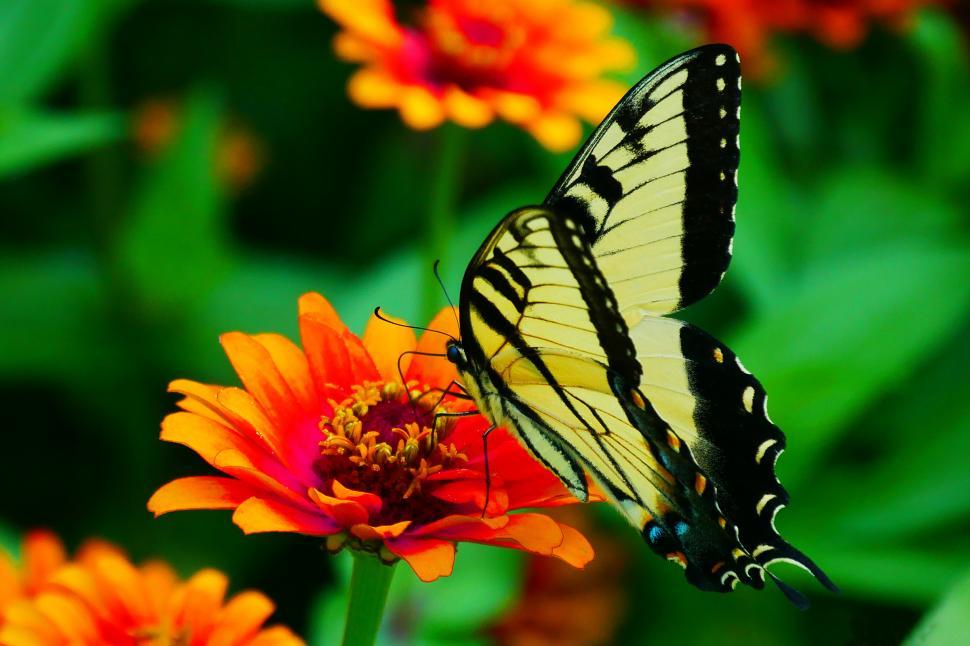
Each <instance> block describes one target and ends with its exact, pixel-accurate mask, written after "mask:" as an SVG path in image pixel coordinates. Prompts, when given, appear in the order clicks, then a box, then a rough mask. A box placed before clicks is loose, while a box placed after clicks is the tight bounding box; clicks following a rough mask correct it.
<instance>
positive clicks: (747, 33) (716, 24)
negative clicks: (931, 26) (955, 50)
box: [628, 0, 939, 75]
mask: <svg viewBox="0 0 970 646" xmlns="http://www.w3.org/2000/svg"><path fill="white" fill-rule="evenodd" d="M628 1H629V2H630V3H631V4H636V5H640V6H645V7H650V8H657V9H662V10H667V11H675V12H680V13H683V14H685V15H686V16H687V18H688V19H691V20H697V21H699V23H700V25H701V27H702V29H703V31H704V38H705V39H706V40H709V41H717V42H726V43H730V44H731V45H733V46H734V47H735V48H736V49H737V50H738V51H739V52H740V54H741V56H742V58H744V59H745V64H746V67H747V68H748V70H750V72H752V73H753V74H755V75H758V74H764V73H765V72H768V71H770V70H771V68H772V66H773V65H774V59H773V57H772V55H771V52H770V51H769V48H768V44H769V43H768V41H769V40H770V38H771V37H772V36H773V35H775V34H777V33H807V34H811V35H813V36H814V37H815V38H817V39H818V40H820V41H821V42H823V43H825V44H827V45H829V46H830V47H834V48H838V49H847V48H850V47H854V46H856V45H858V44H859V43H860V42H861V41H862V40H863V38H865V36H866V33H867V32H868V30H869V27H870V24H871V23H873V22H881V23H883V24H887V25H889V26H892V27H895V28H902V27H905V26H906V25H907V24H908V23H909V21H910V19H911V18H912V15H913V13H914V12H915V11H916V10H918V9H919V8H920V7H923V6H926V5H929V4H939V2H935V1H934V0H628Z"/></svg>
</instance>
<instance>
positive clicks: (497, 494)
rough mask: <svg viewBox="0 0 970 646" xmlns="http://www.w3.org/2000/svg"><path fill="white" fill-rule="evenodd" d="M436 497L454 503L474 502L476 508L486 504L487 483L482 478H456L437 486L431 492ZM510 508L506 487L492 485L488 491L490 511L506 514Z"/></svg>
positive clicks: (496, 513)
mask: <svg viewBox="0 0 970 646" xmlns="http://www.w3.org/2000/svg"><path fill="white" fill-rule="evenodd" d="M431 495H433V496H434V497H435V498H438V499H439V500H444V501H447V502H450V503H454V504H458V505H461V504H465V503H472V504H473V505H474V506H475V507H476V508H478V509H481V508H482V507H484V506H485V483H484V481H482V480H480V479H479V480H454V481H452V482H447V483H443V484H441V486H438V487H435V489H434V491H432V492H431ZM508 508H509V495H508V493H507V492H506V491H505V489H504V488H502V487H500V486H496V484H495V482H494V481H493V482H492V487H491V489H490V491H489V492H488V513H489V514H492V515H499V514H504V513H505V511H506V510H507V509H508Z"/></svg>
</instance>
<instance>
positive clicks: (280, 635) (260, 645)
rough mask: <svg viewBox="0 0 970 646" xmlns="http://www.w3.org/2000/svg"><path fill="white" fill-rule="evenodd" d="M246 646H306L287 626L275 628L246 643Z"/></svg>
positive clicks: (262, 632) (268, 629) (264, 631)
mask: <svg viewBox="0 0 970 646" xmlns="http://www.w3.org/2000/svg"><path fill="white" fill-rule="evenodd" d="M246 646H305V644H304V642H303V640H302V639H300V638H299V637H297V636H296V635H294V634H293V633H292V632H291V631H290V629H289V628H286V627H285V626H273V627H271V628H267V629H266V630H263V631H261V632H260V633H259V634H258V635H256V637H254V638H252V639H250V640H249V641H248V642H246Z"/></svg>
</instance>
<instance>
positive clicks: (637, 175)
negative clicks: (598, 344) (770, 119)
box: [545, 45, 741, 322]
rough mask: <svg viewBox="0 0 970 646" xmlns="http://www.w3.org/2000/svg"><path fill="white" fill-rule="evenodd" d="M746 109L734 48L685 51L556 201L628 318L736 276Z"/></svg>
mask: <svg viewBox="0 0 970 646" xmlns="http://www.w3.org/2000/svg"><path fill="white" fill-rule="evenodd" d="M740 105H741V71H740V65H739V63H738V58H737V54H736V53H735V52H734V50H733V49H732V48H731V47H729V46H727V45H708V46H705V47H701V48H698V49H695V50H692V51H690V52H687V53H685V54H682V55H680V56H678V57H676V58H674V59H672V60H671V61H669V62H668V63H666V64H664V65H662V66H661V67H659V68H658V69H657V70H656V71H654V72H653V73H651V74H650V75H648V76H647V77H646V78H645V79H644V80H643V81H641V82H640V83H638V84H637V85H636V86H635V87H634V88H633V89H632V90H630V92H628V93H627V95H626V96H625V97H623V99H622V100H621V101H620V103H619V104H617V106H616V108H614V109H613V111H612V112H611V113H610V114H609V115H608V116H607V117H606V119H604V121H603V123H602V124H601V125H600V126H599V127H598V128H597V129H596V130H595V131H594V132H593V134H592V135H591V136H590V138H589V140H588V141H587V143H586V144H585V145H584V147H583V148H582V149H581V151H580V152H579V154H578V155H577V156H576V159H575V160H574V161H573V163H572V164H571V165H570V166H569V168H567V169H566V172H565V173H563V175H562V177H561V178H560V179H559V181H558V182H557V184H556V186H555V187H554V188H553V190H552V191H551V192H550V193H549V195H548V196H547V197H546V200H545V204H546V205H547V206H550V207H554V208H555V209H556V210H558V211H560V212H568V213H570V214H572V215H573V216H574V217H576V218H577V219H578V220H579V221H580V222H582V223H583V228H584V230H585V232H586V234H587V237H588V239H589V240H590V242H591V244H592V246H593V252H594V255H595V256H596V259H597V261H598V263H599V266H600V269H601V270H602V272H603V274H604V275H605V276H606V278H607V280H608V281H609V283H610V286H611V287H612V291H613V293H614V294H615V296H616V298H617V300H618V302H619V306H620V310H621V312H622V313H623V315H624V317H625V318H627V320H628V321H631V322H632V321H635V320H637V319H639V318H640V316H642V315H643V314H645V313H651V314H665V313H668V312H672V311H675V310H677V309H680V308H682V307H685V306H687V305H689V304H691V303H693V302H696V301H697V300H699V299H700V298H702V297H704V296H705V295H706V294H708V293H710V292H711V291H712V290H713V289H714V288H715V287H716V286H717V284H718V283H719V282H720V280H721V276H722V275H723V274H724V271H725V270H726V269H727V266H728V263H729V261H730V258H731V239H732V236H733V234H734V205H735V202H736V201H737V169H738V158H739V157H738V156H739V149H738V129H739V116H740V112H739V111H740Z"/></svg>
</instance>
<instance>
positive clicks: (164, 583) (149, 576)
mask: <svg viewBox="0 0 970 646" xmlns="http://www.w3.org/2000/svg"><path fill="white" fill-rule="evenodd" d="M138 570H139V571H140V572H141V576H142V580H144V582H145V591H146V593H147V594H148V602H149V605H150V606H151V608H152V612H153V613H154V614H155V615H158V616H161V615H162V614H163V613H164V612H166V611H167V610H168V605H169V601H170V599H171V597H172V594H173V593H174V591H175V588H176V586H178V585H179V579H178V575H176V574H175V570H173V569H172V568H171V567H170V566H169V565H168V564H167V563H163V562H161V561H149V562H147V563H145V564H144V565H142V566H141V567H140V568H138Z"/></svg>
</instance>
